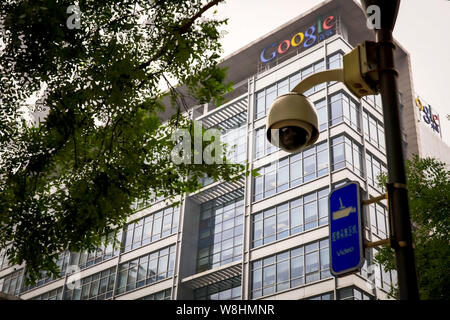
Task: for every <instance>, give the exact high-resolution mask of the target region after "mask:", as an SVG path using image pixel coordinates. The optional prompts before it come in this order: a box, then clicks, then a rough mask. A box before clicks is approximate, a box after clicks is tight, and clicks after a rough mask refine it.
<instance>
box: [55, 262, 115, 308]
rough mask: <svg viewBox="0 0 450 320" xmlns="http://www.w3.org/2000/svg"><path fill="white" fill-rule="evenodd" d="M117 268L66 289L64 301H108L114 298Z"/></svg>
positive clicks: (87, 278)
mask: <svg viewBox="0 0 450 320" xmlns="http://www.w3.org/2000/svg"><path fill="white" fill-rule="evenodd" d="M115 279H116V268H115V267H112V268H109V269H106V270H104V271H101V272H97V273H95V274H93V275H91V276H88V277H84V278H82V279H81V280H80V282H81V286H77V285H76V284H75V283H74V284H73V286H67V285H66V288H65V289H64V300H106V299H110V298H111V297H112V296H113V291H114V282H115Z"/></svg>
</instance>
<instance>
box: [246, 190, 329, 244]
mask: <svg viewBox="0 0 450 320" xmlns="http://www.w3.org/2000/svg"><path fill="white" fill-rule="evenodd" d="M328 194H329V191H328V189H321V190H318V191H315V192H313V193H310V194H307V195H305V196H303V197H300V198H296V199H294V200H291V201H289V202H284V203H281V204H279V205H277V206H275V207H273V208H269V209H267V210H265V211H263V212H259V213H255V214H253V217H252V224H253V233H252V247H253V248H255V247H258V246H261V245H263V244H267V243H271V242H274V241H276V240H279V239H283V238H285V237H288V236H290V235H294V234H298V233H300V232H303V231H306V230H309V229H311V228H315V227H317V226H318V225H320V226H322V225H326V224H327V223H328Z"/></svg>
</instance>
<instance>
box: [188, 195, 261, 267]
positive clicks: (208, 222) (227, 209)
mask: <svg viewBox="0 0 450 320" xmlns="http://www.w3.org/2000/svg"><path fill="white" fill-rule="evenodd" d="M242 195H243V189H238V190H236V191H234V192H233V196H235V199H234V200H230V195H226V196H222V197H218V198H216V199H213V200H211V201H208V202H205V203H203V204H202V207H201V211H202V213H203V212H206V211H208V212H210V211H211V209H212V212H213V214H212V215H206V216H205V215H203V214H201V215H200V216H201V220H200V223H199V234H200V239H199V242H198V256H197V272H202V271H205V270H208V269H212V268H216V267H219V266H221V265H224V264H227V263H229V262H232V261H237V260H239V259H241V257H242V233H243V221H244V215H243V213H244V201H243V196H242ZM258 221H259V222H258ZM256 222H257V224H256V225H255V226H253V237H255V239H257V241H261V240H262V238H263V236H262V234H263V225H262V224H263V222H262V220H261V218H257V221H256ZM258 244H260V243H258Z"/></svg>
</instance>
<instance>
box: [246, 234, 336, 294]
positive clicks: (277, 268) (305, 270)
mask: <svg viewBox="0 0 450 320" xmlns="http://www.w3.org/2000/svg"><path fill="white" fill-rule="evenodd" d="M325 243H326V245H325ZM303 251H305V254H303ZM328 254H329V253H328V239H323V240H321V241H320V246H319V242H313V243H309V244H308V245H306V246H301V247H298V248H294V249H291V250H288V251H284V252H281V253H278V254H277V255H272V256H269V257H266V258H264V259H260V260H256V261H253V262H252V264H251V275H252V283H251V286H252V287H251V291H252V298H257V297H260V296H265V295H268V294H271V293H274V292H279V291H282V290H286V289H288V288H294V287H298V286H301V285H304V284H305V283H308V282H312V281H316V280H319V279H325V278H328V277H330V276H331V274H330V273H329V261H328V258H327V255H328ZM319 257H320V258H319ZM305 276H306V280H305ZM261 289H262V290H261Z"/></svg>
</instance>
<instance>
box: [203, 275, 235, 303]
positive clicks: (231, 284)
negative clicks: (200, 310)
mask: <svg viewBox="0 0 450 320" xmlns="http://www.w3.org/2000/svg"><path fill="white" fill-rule="evenodd" d="M241 290H242V287H241V277H233V278H231V279H229V280H226V281H220V282H218V283H215V284H214V285H209V286H206V287H201V288H198V289H195V291H194V299H195V300H240V299H241Z"/></svg>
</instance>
